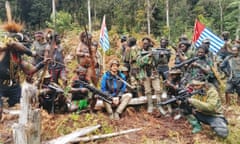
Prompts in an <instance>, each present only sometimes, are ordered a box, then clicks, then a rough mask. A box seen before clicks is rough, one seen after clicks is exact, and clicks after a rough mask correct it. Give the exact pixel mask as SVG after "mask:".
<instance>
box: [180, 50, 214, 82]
mask: <svg viewBox="0 0 240 144" xmlns="http://www.w3.org/2000/svg"><path fill="white" fill-rule="evenodd" d="M196 56H197V57H198V59H197V60H196V61H195V62H193V63H191V64H190V65H189V66H188V67H187V71H186V72H185V74H184V76H183V78H182V82H183V84H184V85H187V82H189V81H191V80H193V79H196V78H199V79H208V77H209V75H210V73H211V68H210V66H209V61H208V59H207V56H206V49H205V48H204V47H203V46H199V47H198V48H197V54H196Z"/></svg>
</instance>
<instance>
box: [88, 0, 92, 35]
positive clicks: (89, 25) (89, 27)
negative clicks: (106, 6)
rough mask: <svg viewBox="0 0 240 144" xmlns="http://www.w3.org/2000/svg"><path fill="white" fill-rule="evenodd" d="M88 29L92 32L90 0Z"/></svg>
mask: <svg viewBox="0 0 240 144" xmlns="http://www.w3.org/2000/svg"><path fill="white" fill-rule="evenodd" d="M88 29H89V30H88V31H89V32H90V33H91V32H92V21H91V5H90V0H88Z"/></svg>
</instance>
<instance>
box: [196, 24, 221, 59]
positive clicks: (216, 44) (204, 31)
mask: <svg viewBox="0 0 240 144" xmlns="http://www.w3.org/2000/svg"><path fill="white" fill-rule="evenodd" d="M204 39H209V40H210V47H209V51H211V52H212V53H213V54H214V55H216V54H217V53H218V51H219V50H220V49H221V48H222V47H223V45H224V43H225V42H224V41H223V40H222V39H220V38H219V37H218V36H217V35H215V34H214V33H212V32H211V31H210V30H209V29H208V28H206V27H205V26H204V25H203V24H202V23H200V22H199V21H198V20H196V22H195V26H194V35H193V39H192V41H193V42H194V43H195V46H196V47H199V46H200V45H201V44H202V41H203V40H204Z"/></svg>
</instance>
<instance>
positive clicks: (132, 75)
mask: <svg viewBox="0 0 240 144" xmlns="http://www.w3.org/2000/svg"><path fill="white" fill-rule="evenodd" d="M127 45H128V47H127V48H126V50H125V57H124V63H125V67H127V69H128V71H129V80H130V84H131V86H132V89H133V90H135V91H136V92H137V96H142V93H141V90H142V89H141V84H140V81H139V78H138V73H139V67H138V65H137V56H138V54H139V52H140V49H139V47H138V46H137V40H136V38H134V37H130V38H129V39H128V41H127Z"/></svg>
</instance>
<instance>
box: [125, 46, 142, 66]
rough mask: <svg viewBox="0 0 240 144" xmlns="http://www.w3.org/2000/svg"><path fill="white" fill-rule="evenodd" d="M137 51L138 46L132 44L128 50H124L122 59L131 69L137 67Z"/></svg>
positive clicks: (138, 50)
mask: <svg viewBox="0 0 240 144" xmlns="http://www.w3.org/2000/svg"><path fill="white" fill-rule="evenodd" d="M139 52H140V49H139V48H138V46H137V45H134V46H132V47H131V48H130V49H129V50H126V52H125V56H124V59H123V61H124V62H125V63H128V64H129V65H130V67H131V69H135V68H138V66H137V64H136V61H137V57H138V54H139Z"/></svg>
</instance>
